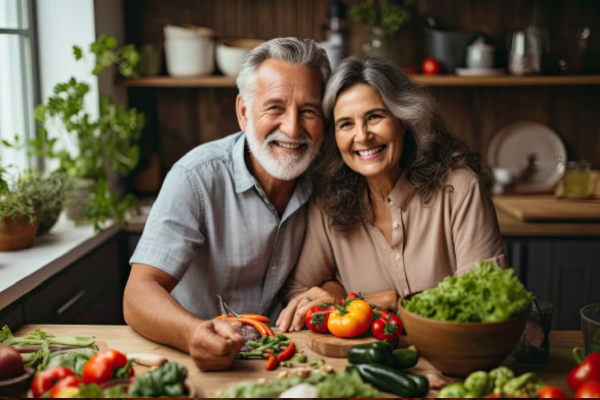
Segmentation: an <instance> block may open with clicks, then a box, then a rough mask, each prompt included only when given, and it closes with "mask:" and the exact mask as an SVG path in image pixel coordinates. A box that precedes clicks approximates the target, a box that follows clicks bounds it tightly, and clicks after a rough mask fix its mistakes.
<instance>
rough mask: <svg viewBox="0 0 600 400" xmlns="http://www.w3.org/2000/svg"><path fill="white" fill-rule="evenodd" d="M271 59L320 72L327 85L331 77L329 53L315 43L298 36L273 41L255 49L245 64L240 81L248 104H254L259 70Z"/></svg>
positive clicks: (238, 82) (239, 76) (243, 63)
mask: <svg viewBox="0 0 600 400" xmlns="http://www.w3.org/2000/svg"><path fill="white" fill-rule="evenodd" d="M269 59H274V60H280V61H285V62H288V63H291V64H296V65H301V66H303V67H308V68H315V69H318V70H319V71H320V72H321V75H322V76H323V85H325V84H327V81H328V80H329V77H330V76H331V64H330V63H329V58H328V57H327V53H326V52H325V50H324V49H322V48H321V47H319V45H317V43H316V42H315V41H314V40H312V39H299V38H295V37H288V38H276V39H271V40H269V41H268V42H265V43H262V44H261V45H259V46H258V47H256V48H255V49H253V50H252V51H251V52H250V53H249V54H248V55H247V56H246V58H245V59H244V61H243V62H242V66H241V70H240V74H239V75H238V77H237V81H236V82H237V86H238V89H239V91H240V96H242V98H243V99H244V101H245V102H246V103H248V104H251V103H252V100H253V98H254V94H255V92H256V70H257V69H258V68H259V67H260V66H261V64H262V63H263V62H265V61H267V60H269Z"/></svg>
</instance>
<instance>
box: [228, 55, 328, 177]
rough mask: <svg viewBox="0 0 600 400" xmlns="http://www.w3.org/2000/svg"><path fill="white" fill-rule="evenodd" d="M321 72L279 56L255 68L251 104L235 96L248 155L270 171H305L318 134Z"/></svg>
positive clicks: (286, 173)
mask: <svg viewBox="0 0 600 400" xmlns="http://www.w3.org/2000/svg"><path fill="white" fill-rule="evenodd" d="M322 95H323V77H322V75H321V73H320V72H319V71H318V70H316V69H312V68H307V67H303V66H299V65H294V64H290V63H287V62H283V61H278V60H267V61H265V62H264V63H263V64H262V65H261V66H260V67H259V68H258V70H257V72H256V91H255V93H254V96H253V98H252V104H246V103H245V101H244V99H242V98H238V117H239V120H240V125H241V127H242V130H244V131H245V132H246V138H247V141H248V146H249V147H250V152H251V154H252V156H253V157H254V158H255V159H256V160H257V161H258V162H259V164H260V165H261V166H262V167H263V168H264V169H265V170H266V172H267V173H269V174H270V175H271V176H273V177H275V178H277V179H280V180H284V181H290V180H293V179H296V178H297V177H299V176H300V175H302V173H304V172H305V171H306V170H307V169H308V167H309V166H310V163H311V162H312V160H313V159H314V158H315V156H316V154H317V152H318V149H319V145H320V143H321V139H322V137H323V117H322V110H321V97H322Z"/></svg>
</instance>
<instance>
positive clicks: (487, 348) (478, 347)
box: [398, 293, 528, 378]
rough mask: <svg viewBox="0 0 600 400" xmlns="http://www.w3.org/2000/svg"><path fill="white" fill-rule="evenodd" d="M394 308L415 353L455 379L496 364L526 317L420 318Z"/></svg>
mask: <svg viewBox="0 0 600 400" xmlns="http://www.w3.org/2000/svg"><path fill="white" fill-rule="evenodd" d="M415 294H417V293H415ZM415 294H413V295H415ZM413 295H411V296H413ZM411 296H407V297H406V298H408V297H411ZM398 311H399V314H400V318H401V319H402V324H403V325H404V329H405V330H406V334H407V335H408V338H409V339H410V341H411V342H412V343H413V344H414V345H415V347H416V348H417V350H418V351H419V354H420V355H421V356H423V357H424V358H425V359H426V360H427V361H429V363H430V364H431V365H433V366H434V367H435V368H436V369H438V370H439V371H440V372H441V373H443V374H444V375H448V376H455V377H458V378H465V377H467V376H468V375H469V374H470V373H471V372H475V371H489V370H490V369H493V368H496V367H498V366H499V365H500V363H502V361H503V360H504V359H505V358H506V357H507V356H508V355H509V354H510V352H511V351H512V350H513V349H514V348H515V346H516V345H517V343H518V342H519V339H520V338H521V334H522V333H523V330H524V329H525V324H526V323H527V317H528V314H525V315H522V316H519V317H516V318H511V319H509V320H507V321H503V322H494V323H456V322H443V321H436V320H433V319H429V318H424V317H421V316H419V315H416V314H413V313H410V312H408V311H406V310H405V309H404V307H402V306H400V308H399V310H398Z"/></svg>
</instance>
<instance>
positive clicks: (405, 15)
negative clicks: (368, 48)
mask: <svg viewBox="0 0 600 400" xmlns="http://www.w3.org/2000/svg"><path fill="white" fill-rule="evenodd" d="M381 3H383V4H381ZM413 3H414V0H405V1H404V3H403V4H402V5H400V4H398V1H397V0H381V1H379V0H364V1H363V2H362V3H361V4H358V5H356V6H354V7H352V8H351V9H350V16H351V17H352V18H353V19H354V20H355V21H358V22H360V23H361V24H374V25H378V26H379V27H380V28H381V29H383V31H384V32H385V33H386V34H393V33H396V32H397V31H399V30H400V28H402V26H403V25H404V24H406V23H407V22H408V21H410V18H411V8H412V6H413Z"/></svg>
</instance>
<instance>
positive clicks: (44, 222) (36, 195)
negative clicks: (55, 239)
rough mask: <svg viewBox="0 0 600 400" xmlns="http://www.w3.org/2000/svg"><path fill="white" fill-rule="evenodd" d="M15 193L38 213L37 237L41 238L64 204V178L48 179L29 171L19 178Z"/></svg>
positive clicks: (55, 220) (48, 229) (55, 176)
mask: <svg viewBox="0 0 600 400" xmlns="http://www.w3.org/2000/svg"><path fill="white" fill-rule="evenodd" d="M16 187H17V192H18V193H20V194H22V195H24V196H25V197H26V198H28V199H29V200H30V201H31V203H32V204H34V206H35V208H36V209H37V211H38V217H39V218H38V219H39V223H40V226H39V228H38V231H37V236H43V235H45V234H46V233H48V232H50V230H51V229H52V228H53V227H54V225H55V224H56V222H57V221H58V217H59V216H60V213H61V211H62V210H63V204H64V199H65V195H64V187H65V177H64V175H63V174H52V175H50V176H48V177H44V176H42V175H41V174H40V173H37V172H34V171H30V172H27V173H24V174H21V175H20V176H19V179H18V181H17V186H16Z"/></svg>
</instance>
